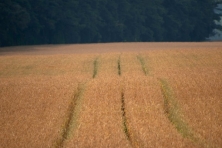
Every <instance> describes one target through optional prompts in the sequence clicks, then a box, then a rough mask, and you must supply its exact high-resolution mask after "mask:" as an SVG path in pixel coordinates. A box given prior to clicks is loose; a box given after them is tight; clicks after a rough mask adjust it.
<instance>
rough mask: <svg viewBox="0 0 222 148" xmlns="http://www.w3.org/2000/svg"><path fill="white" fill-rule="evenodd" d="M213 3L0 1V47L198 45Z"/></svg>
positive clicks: (171, 0) (212, 15) (205, 32)
mask: <svg viewBox="0 0 222 148" xmlns="http://www.w3.org/2000/svg"><path fill="white" fill-rule="evenodd" d="M216 5H217V2H215V1H213V0H179V1H178V0H38V1H36V0H2V1H1V2H0V46H14V45H34V44H35V45H36V44H66V43H99V42H147V41H158V42H160V41H204V40H206V38H207V37H209V35H210V34H211V33H212V30H213V29H215V28H216V24H215V23H214V20H216V19H218V18H219V16H217V14H215V13H214V12H213V9H214V8H215V7H216Z"/></svg>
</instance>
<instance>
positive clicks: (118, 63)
mask: <svg viewBox="0 0 222 148" xmlns="http://www.w3.org/2000/svg"><path fill="white" fill-rule="evenodd" d="M117 67H118V75H119V76H121V55H120V56H119V58H118V61H117Z"/></svg>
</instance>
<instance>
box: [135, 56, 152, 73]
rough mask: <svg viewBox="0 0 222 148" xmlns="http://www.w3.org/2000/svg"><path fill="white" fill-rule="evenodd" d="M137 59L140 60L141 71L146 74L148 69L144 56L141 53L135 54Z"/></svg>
mask: <svg viewBox="0 0 222 148" xmlns="http://www.w3.org/2000/svg"><path fill="white" fill-rule="evenodd" d="M137 59H138V60H139V61H140V64H141V67H142V70H143V73H144V74H145V75H146V76H147V75H148V74H149V71H148V69H147V67H146V62H145V60H144V58H143V57H142V56H141V55H137Z"/></svg>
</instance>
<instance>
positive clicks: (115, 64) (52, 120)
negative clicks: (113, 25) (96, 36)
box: [0, 42, 222, 148]
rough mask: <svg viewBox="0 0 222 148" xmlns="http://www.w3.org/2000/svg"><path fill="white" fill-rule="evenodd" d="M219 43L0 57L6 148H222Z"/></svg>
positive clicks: (64, 48)
mask: <svg viewBox="0 0 222 148" xmlns="http://www.w3.org/2000/svg"><path fill="white" fill-rule="evenodd" d="M221 90H222V43H221V42H202V43H106V44H82V45H81V44H76V45H41V46H20V47H5V48H0V147H1V148H14V147H33V148H35V147H36V148H39V147H44V148H47V147H49V148H51V147H52V148H61V147H64V148H72V147H76V148H77V147H78V148H79V147H82V148H85V147H98V148H99V147H102V148H103V147H113V148H117V147H121V148H124V147H126V148H128V147H129V148H131V147H136V148H149V147H154V148H156V147H166V148H172V147H175V148H179V147H184V148H185V147H193V148H202V147H203V148H205V147H206V148H220V147H222V116H221V115H222V93H221Z"/></svg>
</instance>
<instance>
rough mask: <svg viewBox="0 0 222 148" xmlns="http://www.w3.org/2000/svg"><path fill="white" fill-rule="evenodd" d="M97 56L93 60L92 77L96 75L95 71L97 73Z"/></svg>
mask: <svg viewBox="0 0 222 148" xmlns="http://www.w3.org/2000/svg"><path fill="white" fill-rule="evenodd" d="M98 60H99V57H97V58H96V59H95V60H94V62H93V66H94V68H93V79H94V78H95V77H96V75H97V73H98V65H99V61H98Z"/></svg>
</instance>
